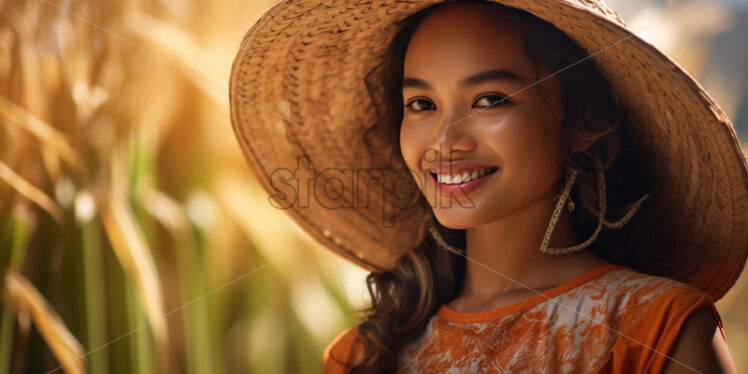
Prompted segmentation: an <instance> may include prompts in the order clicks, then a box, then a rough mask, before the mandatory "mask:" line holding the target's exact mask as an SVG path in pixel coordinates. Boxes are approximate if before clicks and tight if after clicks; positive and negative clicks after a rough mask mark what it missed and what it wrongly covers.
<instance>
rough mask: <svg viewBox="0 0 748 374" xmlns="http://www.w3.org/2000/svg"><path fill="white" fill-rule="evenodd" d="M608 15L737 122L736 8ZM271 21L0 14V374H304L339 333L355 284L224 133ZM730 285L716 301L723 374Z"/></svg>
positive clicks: (133, 7)
mask: <svg viewBox="0 0 748 374" xmlns="http://www.w3.org/2000/svg"><path fill="white" fill-rule="evenodd" d="M616 3H621V4H622V6H625V9H623V8H622V11H623V10H625V12H623V15H624V17H625V18H626V19H628V20H629V21H630V24H631V25H632V28H634V29H635V30H639V29H644V30H643V31H642V34H643V35H644V36H645V37H646V38H647V39H648V40H650V41H651V42H652V43H654V44H656V45H658V46H660V47H661V48H662V49H664V50H665V51H666V52H667V53H669V54H671V56H673V58H674V59H675V60H676V61H678V62H679V63H680V64H681V65H682V66H684V67H685V68H686V69H687V70H688V71H689V72H690V73H691V74H692V75H693V76H694V77H696V78H697V79H698V80H699V81H700V82H702V83H703V85H704V87H705V88H706V89H707V90H708V91H709V92H710V93H712V94H713V96H714V98H715V100H716V101H717V102H718V103H720V105H721V106H722V107H723V109H725V111H726V112H727V113H728V114H729V115H730V116H731V118H733V119H735V118H737V116H738V114H739V113H741V110H745V109H744V108H743V109H741V108H742V106H741V97H743V96H742V95H746V91H748V90H746V71H744V69H745V68H743V71H739V70H735V71H731V70H725V69H719V68H718V67H720V66H723V65H720V64H716V65H715V64H714V62H713V61H715V59H717V60H716V61H718V62H719V61H727V62H728V63H729V62H730V61H732V60H730V59H731V58H735V57H730V56H715V55H714V53H715V52H714V51H715V50H714V49H712V48H711V45H712V44H711V43H713V40H714V36H715V35H718V34H721V33H726V32H729V30H730V29H731V27H735V25H736V24H738V23H739V22H740V18H736V17H737V16H736V15H740V14H742V15H743V16H742V17H743V18H742V20H743V21H745V20H747V19H748V17H746V16H745V12H748V10H746V9H745V8H742V9H743V11H742V12H743V13H741V12H738V11H735V10H733V9H731V8H729V7H728V5H726V4H727V3H722V2H719V1H715V2H704V3H702V4H698V5H696V6H694V7H693V9H687V10H685V11H683V12H682V13H680V14H677V15H675V16H672V17H670V18H668V19H667V20H666V21H662V22H658V21H659V20H661V19H664V18H666V17H668V15H670V14H673V13H675V12H677V11H678V10H679V9H682V8H684V7H686V6H688V4H691V3H693V2H686V1H667V2H651V1H648V2H639V1H629V2H627V3H626V4H625V5H624V4H623V1H618V2H611V4H612V5H613V6H614V7H616V5H617V4H616ZM655 3H657V4H659V5H657V4H655ZM660 3H661V4H660ZM273 4H274V2H270V1H260V0H250V1H236V0H227V1H213V2H208V1H201V2H198V1H174V0H162V1H152V2H149V1H139V0H122V1H107V0H99V1H91V0H74V1H67V2H63V1H60V0H54V1H53V0H10V1H8V0H0V290H1V291H2V292H1V294H2V298H0V373H47V372H51V371H55V372H66V373H229V372H230V373H246V372H252V373H317V372H319V371H320V362H321V357H322V350H323V349H324V347H325V346H326V345H327V344H328V343H329V342H330V341H331V340H332V339H333V337H334V336H335V335H337V333H339V332H340V331H342V330H343V329H345V328H347V327H350V326H352V325H353V324H355V323H356V318H357V314H356V313H355V312H356V308H357V307H360V306H362V305H364V303H365V302H366V300H367V294H366V287H365V283H364V277H365V276H366V274H367V273H366V272H365V271H364V270H363V269H361V268H359V267H357V266H355V265H353V264H351V263H349V262H347V261H345V260H343V259H342V258H341V257H339V256H337V255H335V254H333V253H332V252H330V251H329V250H327V249H325V248H323V247H322V246H321V245H319V244H317V243H316V242H315V241H314V240H312V239H310V238H309V237H308V236H307V235H306V234H305V233H304V232H303V231H301V230H300V229H299V228H298V227H297V226H296V225H295V224H294V223H293V222H292V221H291V220H290V218H288V217H287V216H286V214H285V212H284V211H283V210H279V209H275V208H273V206H272V205H270V204H269V203H268V200H267V194H266V193H265V192H264V191H263V190H262V189H261V187H260V185H259V184H258V183H257V182H256V180H255V179H254V177H253V176H252V175H251V174H250V173H249V170H248V168H247V166H246V165H245V161H244V158H243V156H242V154H241V151H240V149H239V147H238V143H237V141H236V138H235V136H234V133H233V132H232V129H231V123H230V119H229V107H228V98H229V92H228V76H229V71H230V68H231V62H232V60H233V57H234V54H235V53H236V51H237V48H238V46H239V43H240V41H241V38H242V36H243V35H244V33H245V32H246V31H247V29H248V28H249V27H250V26H251V25H252V24H253V23H254V22H255V21H256V20H257V19H258V18H259V16H260V15H262V13H263V12H265V11H266V10H268V9H270V7H272V5H273ZM655 23H656V25H654V26H651V25H652V24H655ZM649 26H651V27H649ZM645 28H646V29H645ZM734 48H735V49H738V50H739V49H740V48H743V49H745V48H746V47H745V46H744V45H737V43H736V45H735V46H734ZM741 53H743V54H742V55H740V56H748V52H746V51H743V52H741ZM719 58H723V59H724V60H720V59H719ZM715 66H716V67H715ZM727 66H729V64H728V65H727ZM743 101H745V100H744V99H743ZM740 126H744V127H748V123H737V122H736V127H740ZM747 278H748V277H747V276H745V275H744V276H743V277H742V278H741V279H740V280H739V282H738V283H737V284H736V285H735V286H734V287H733V289H732V290H731V291H730V292H729V293H728V294H727V296H725V297H724V298H723V299H722V300H720V301H719V302H717V308H718V309H719V311H720V314H721V315H722V318H723V322H724V328H725V332H726V335H727V339H728V344H729V347H730V350H731V353H732V356H733V359H734V360H735V362H736V364H737V365H738V371H739V372H742V371H747V370H748V357H746V356H745V355H743V354H741V353H744V352H746V351H747V350H748V317H746V316H747V315H748V314H746V313H745V310H748V279H747Z"/></svg>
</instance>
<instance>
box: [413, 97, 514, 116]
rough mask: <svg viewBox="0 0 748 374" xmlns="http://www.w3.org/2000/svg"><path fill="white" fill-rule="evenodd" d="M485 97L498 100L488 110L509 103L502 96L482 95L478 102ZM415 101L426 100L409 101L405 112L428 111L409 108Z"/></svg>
mask: <svg viewBox="0 0 748 374" xmlns="http://www.w3.org/2000/svg"><path fill="white" fill-rule="evenodd" d="M487 97H494V98H498V100H496V102H498V104H497V103H493V104H489V105H488V106H486V107H487V108H488V109H495V108H497V107H500V106H502V105H506V104H507V103H509V99H508V98H507V96H504V95H483V96H481V97H479V98H478V101H480V100H481V99H484V98H487ZM417 101H427V100H424V99H414V100H411V101H409V102H408V103H407V104H405V107H404V108H405V109H406V110H408V111H411V112H416V113H418V112H425V111H426V110H428V109H426V110H416V109H413V108H412V107H411V105H412V104H413V103H415V102H417ZM432 105H433V104H432Z"/></svg>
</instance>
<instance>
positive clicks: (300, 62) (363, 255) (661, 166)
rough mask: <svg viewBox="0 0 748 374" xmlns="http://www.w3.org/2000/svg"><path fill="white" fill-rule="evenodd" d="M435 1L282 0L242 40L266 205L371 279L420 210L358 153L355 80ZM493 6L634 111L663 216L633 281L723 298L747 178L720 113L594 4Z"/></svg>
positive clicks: (411, 238)
mask: <svg viewBox="0 0 748 374" xmlns="http://www.w3.org/2000/svg"><path fill="white" fill-rule="evenodd" d="M436 2H438V1H433V0H427V1H414V0H410V1H397V0H393V1H330V2H320V1H317V0H293V1H284V2H281V3H279V4H278V5H276V6H275V7H274V8H272V9H271V10H270V11H269V12H267V13H266V14H265V15H263V17H262V18H261V19H260V20H259V21H258V22H257V23H256V24H255V25H254V26H253V27H252V28H251V29H250V30H249V31H248V32H247V33H246V35H245V36H244V39H243V41H242V43H241V47H240V49H239V52H238V54H237V56H236V59H235V60H234V65H233V68H232V74H231V81H230V90H231V95H230V102H231V115H232V123H233V126H234V130H235V132H236V135H237V138H238V140H239V143H240V145H241V148H242V150H243V152H244V154H245V156H246V159H247V160H248V163H249V165H250V168H251V169H252V171H253V173H255V175H256V176H257V177H258V178H259V179H260V181H261V183H262V184H263V185H264V187H265V188H266V189H267V191H268V192H269V193H270V195H271V198H270V201H271V203H273V204H274V205H276V206H277V207H279V208H282V209H286V210H287V211H288V213H289V214H290V215H291V216H292V217H293V218H294V220H295V221H296V222H297V223H298V224H300V225H301V226H302V227H303V228H304V229H305V230H306V231H307V232H309V233H310V234H311V235H312V236H313V237H315V238H316V239H318V240H319V241H321V242H322V243H324V244H325V245H326V246H328V247H329V248H330V249H332V250H334V251H335V252H337V253H339V254H341V255H342V256H344V257H346V258H348V259H350V260H351V261H354V262H355V263H357V264H359V265H361V266H363V267H365V268H366V269H368V270H372V271H377V270H382V269H388V268H390V267H391V266H393V264H394V263H395V261H396V260H397V259H398V258H399V257H400V256H401V255H402V254H403V253H405V252H406V251H408V250H409V249H410V248H412V247H413V246H414V245H416V244H417V243H418V242H419V241H420V240H421V239H422V238H423V233H424V229H423V227H421V222H422V221H423V217H424V215H425V214H426V213H427V211H426V210H427V209H428V207H427V206H426V205H423V204H422V200H418V199H417V195H418V191H413V188H415V186H414V185H413V184H412V183H410V185H409V183H408V182H407V179H408V178H410V177H409V175H410V174H409V173H393V172H386V171H385V172H383V171H382V170H374V169H375V168H376V167H377V166H378V165H379V164H377V163H376V160H372V159H371V158H370V157H369V156H368V153H367V152H365V146H364V143H363V140H362V137H361V129H362V128H364V127H365V126H368V125H369V124H371V123H373V122H374V121H375V120H376V119H377V114H376V113H375V111H374V110H373V108H372V102H371V99H370V97H369V95H368V93H367V90H366V86H365V84H364V76H365V75H366V73H368V72H369V71H370V70H372V68H374V67H375V65H377V64H378V63H379V61H380V59H381V58H382V57H381V56H382V55H383V53H384V51H385V48H386V45H387V43H388V42H389V41H390V39H391V38H392V36H393V35H394V33H395V32H396V24H395V23H396V22H398V21H400V20H402V19H403V18H405V17H406V16H407V15H408V14H410V13H413V12H415V11H418V10H420V9H422V8H425V7H427V6H429V5H431V4H433V3H436ZM497 2H499V3H502V4H504V5H508V6H511V7H515V8H519V9H523V10H526V11H528V12H530V13H532V14H534V15H536V16H538V17H539V18H542V19H544V20H546V21H548V22H550V23H553V24H554V25H556V26H557V27H558V28H559V29H561V30H563V31H564V32H566V33H567V34H568V35H569V36H570V37H572V38H573V39H574V40H575V41H576V42H577V43H579V44H580V45H581V46H582V47H583V48H585V49H586V51H587V52H588V53H589V54H594V56H593V57H592V58H593V59H594V61H595V63H596V64H597V65H598V66H599V67H600V69H601V70H602V72H603V74H605V76H606V77H607V78H608V79H609V81H610V82H611V84H612V86H613V88H614V91H615V94H616V95H617V99H618V101H619V102H620V103H621V105H622V106H623V107H624V108H626V109H627V110H629V111H630V113H631V115H632V117H633V119H634V126H633V127H632V136H633V137H634V139H633V140H634V142H635V144H636V146H637V148H638V150H639V151H640V152H642V153H643V154H644V155H645V156H646V159H648V160H649V163H650V165H647V167H651V168H654V170H657V171H659V172H660V173H662V175H661V177H662V178H663V184H662V185H661V188H660V189H659V190H658V191H653V193H652V196H651V197H650V199H651V200H650V201H649V202H648V203H649V204H656V205H657V206H658V207H659V208H660V209H661V211H664V212H667V214H664V215H663V219H662V220H661V221H659V222H660V223H659V224H657V225H655V226H654V227H650V228H648V229H650V230H651V235H652V237H653V238H654V240H656V241H657V242H658V243H660V244H661V245H660V246H659V248H658V250H657V251H656V252H653V253H647V254H646V256H644V257H643V258H642V262H641V264H640V265H639V266H638V269H637V270H639V271H643V272H648V273H651V274H655V275H661V276H667V277H670V278H674V279H677V280H681V281H683V282H687V283H690V284H692V285H694V286H697V287H699V288H701V289H703V290H705V291H707V292H709V293H710V294H711V295H712V296H713V297H714V299H715V301H716V300H717V299H719V298H721V297H722V296H723V295H724V293H726V292H727V290H728V289H729V288H730V287H731V286H732V285H733V284H734V282H735V281H736V279H737V277H738V276H739V274H740V272H741V271H742V269H743V266H744V264H745V261H746V255H747V254H748V243H747V242H748V172H747V168H746V160H745V157H744V155H743V153H742V151H741V149H740V144H739V142H738V139H737V136H736V134H735V131H734V129H733V127H732V124H731V123H730V120H729V119H728V118H727V116H726V115H725V114H724V113H723V111H722V110H721V109H720V108H719V107H718V106H717V105H716V103H714V101H713V100H712V99H711V98H710V97H709V95H708V94H707V93H706V92H705V91H704V90H703V89H702V88H701V86H700V85H699V84H698V83H697V82H696V81H695V80H694V79H693V78H692V77H690V76H689V75H688V74H687V73H686V72H685V71H684V70H683V69H682V68H680V67H679V66H678V65H677V64H676V63H675V62H673V61H672V60H671V59H670V58H668V57H667V56H665V55H664V54H662V53H661V52H660V51H658V50H657V49H656V48H654V47H653V46H652V45H650V44H648V43H647V42H645V41H643V40H642V39H640V38H639V37H637V36H636V35H634V34H633V33H632V31H630V30H629V29H628V28H627V26H626V25H625V23H624V21H623V20H622V19H621V17H620V16H619V15H618V14H617V13H616V12H614V11H613V10H611V9H609V8H608V7H607V6H606V5H605V4H603V3H601V2H598V1H591V0H587V1H585V0H576V1H572V0H565V1H560V0H532V1H522V0H506V1H505V0H501V1H497ZM603 49H604V51H603V52H600V53H597V52H599V51H601V50H603ZM596 53H597V54H596ZM299 156H305V157H308V158H305V157H302V158H300V157H299ZM307 161H308V164H307ZM402 167H403V168H404V167H405V165H402ZM296 169H298V171H296ZM326 169H328V170H326ZM305 170H310V171H307V172H306V173H304V171H305ZM294 171H296V174H295V178H296V180H298V181H299V182H298V185H296V184H295V183H296V182H295V181H291V180H290V178H291V177H292V176H293V174H292V173H294ZM399 178H400V179H399ZM398 181H399V182H398ZM292 182H293V183H292ZM307 182H309V183H307ZM384 186H394V187H387V188H384ZM403 196H406V197H408V196H410V197H413V198H411V199H405V198H403Z"/></svg>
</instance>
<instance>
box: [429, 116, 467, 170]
mask: <svg viewBox="0 0 748 374" xmlns="http://www.w3.org/2000/svg"><path fill="white" fill-rule="evenodd" d="M476 145H477V144H476V140H475V136H473V134H472V133H471V131H470V118H465V116H462V115H460V114H459V113H457V112H452V113H449V114H448V115H445V116H444V118H443V119H442V120H441V121H439V122H438V124H437V128H436V130H435V136H434V138H433V141H432V142H431V147H432V149H433V150H435V151H436V153H437V154H438V155H439V158H440V161H450V160H452V159H453V158H455V157H458V156H455V155H453V154H454V153H456V152H462V153H470V152H472V151H473V150H474V149H475V147H476Z"/></svg>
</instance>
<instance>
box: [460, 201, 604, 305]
mask: <svg viewBox="0 0 748 374" xmlns="http://www.w3.org/2000/svg"><path fill="white" fill-rule="evenodd" d="M553 207H554V203H553V197H552V196H547V197H544V198H543V199H541V200H538V201H537V202H535V203H534V204H531V205H529V206H526V207H524V208H523V209H522V210H520V211H517V212H515V213H513V214H512V215H510V216H507V217H505V218H503V219H501V220H498V221H494V222H491V223H487V224H485V225H481V226H477V227H472V228H470V229H467V231H466V240H467V248H466V254H467V256H468V258H469V259H468V260H467V269H466V270H467V273H466V278H465V286H464V288H463V291H462V294H461V296H463V297H467V298H476V299H484V298H491V297H495V296H497V295H501V294H504V293H508V292H512V291H515V290H526V287H525V286H527V287H530V288H532V289H545V288H551V287H554V286H556V285H558V284H560V283H563V281H565V280H567V279H570V278H572V277H574V276H575V275H578V274H579V273H580V272H584V271H586V270H588V269H589V268H590V266H595V265H600V264H602V263H603V260H602V259H600V258H599V257H597V256H596V255H594V254H592V253H591V252H589V251H588V250H586V249H584V250H581V251H577V252H574V253H568V254H563V255H550V254H546V253H543V252H541V251H540V245H541V242H542V239H543V236H544V235H545V231H546V229H547V226H548V223H549V221H550V217H551V213H552V210H553ZM580 242H581V240H580V239H579V238H578V237H577V235H576V234H575V232H574V230H573V227H572V225H571V220H570V218H569V215H568V213H567V212H566V211H564V213H563V214H562V215H561V216H560V217H559V220H558V223H557V225H556V228H555V229H554V230H553V233H552V235H551V239H550V244H549V247H550V248H558V247H568V246H573V245H576V244H579V243H580ZM470 259H472V261H471V260H470ZM515 281H516V282H515ZM518 283H521V284H518ZM523 285H524V286H523Z"/></svg>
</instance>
